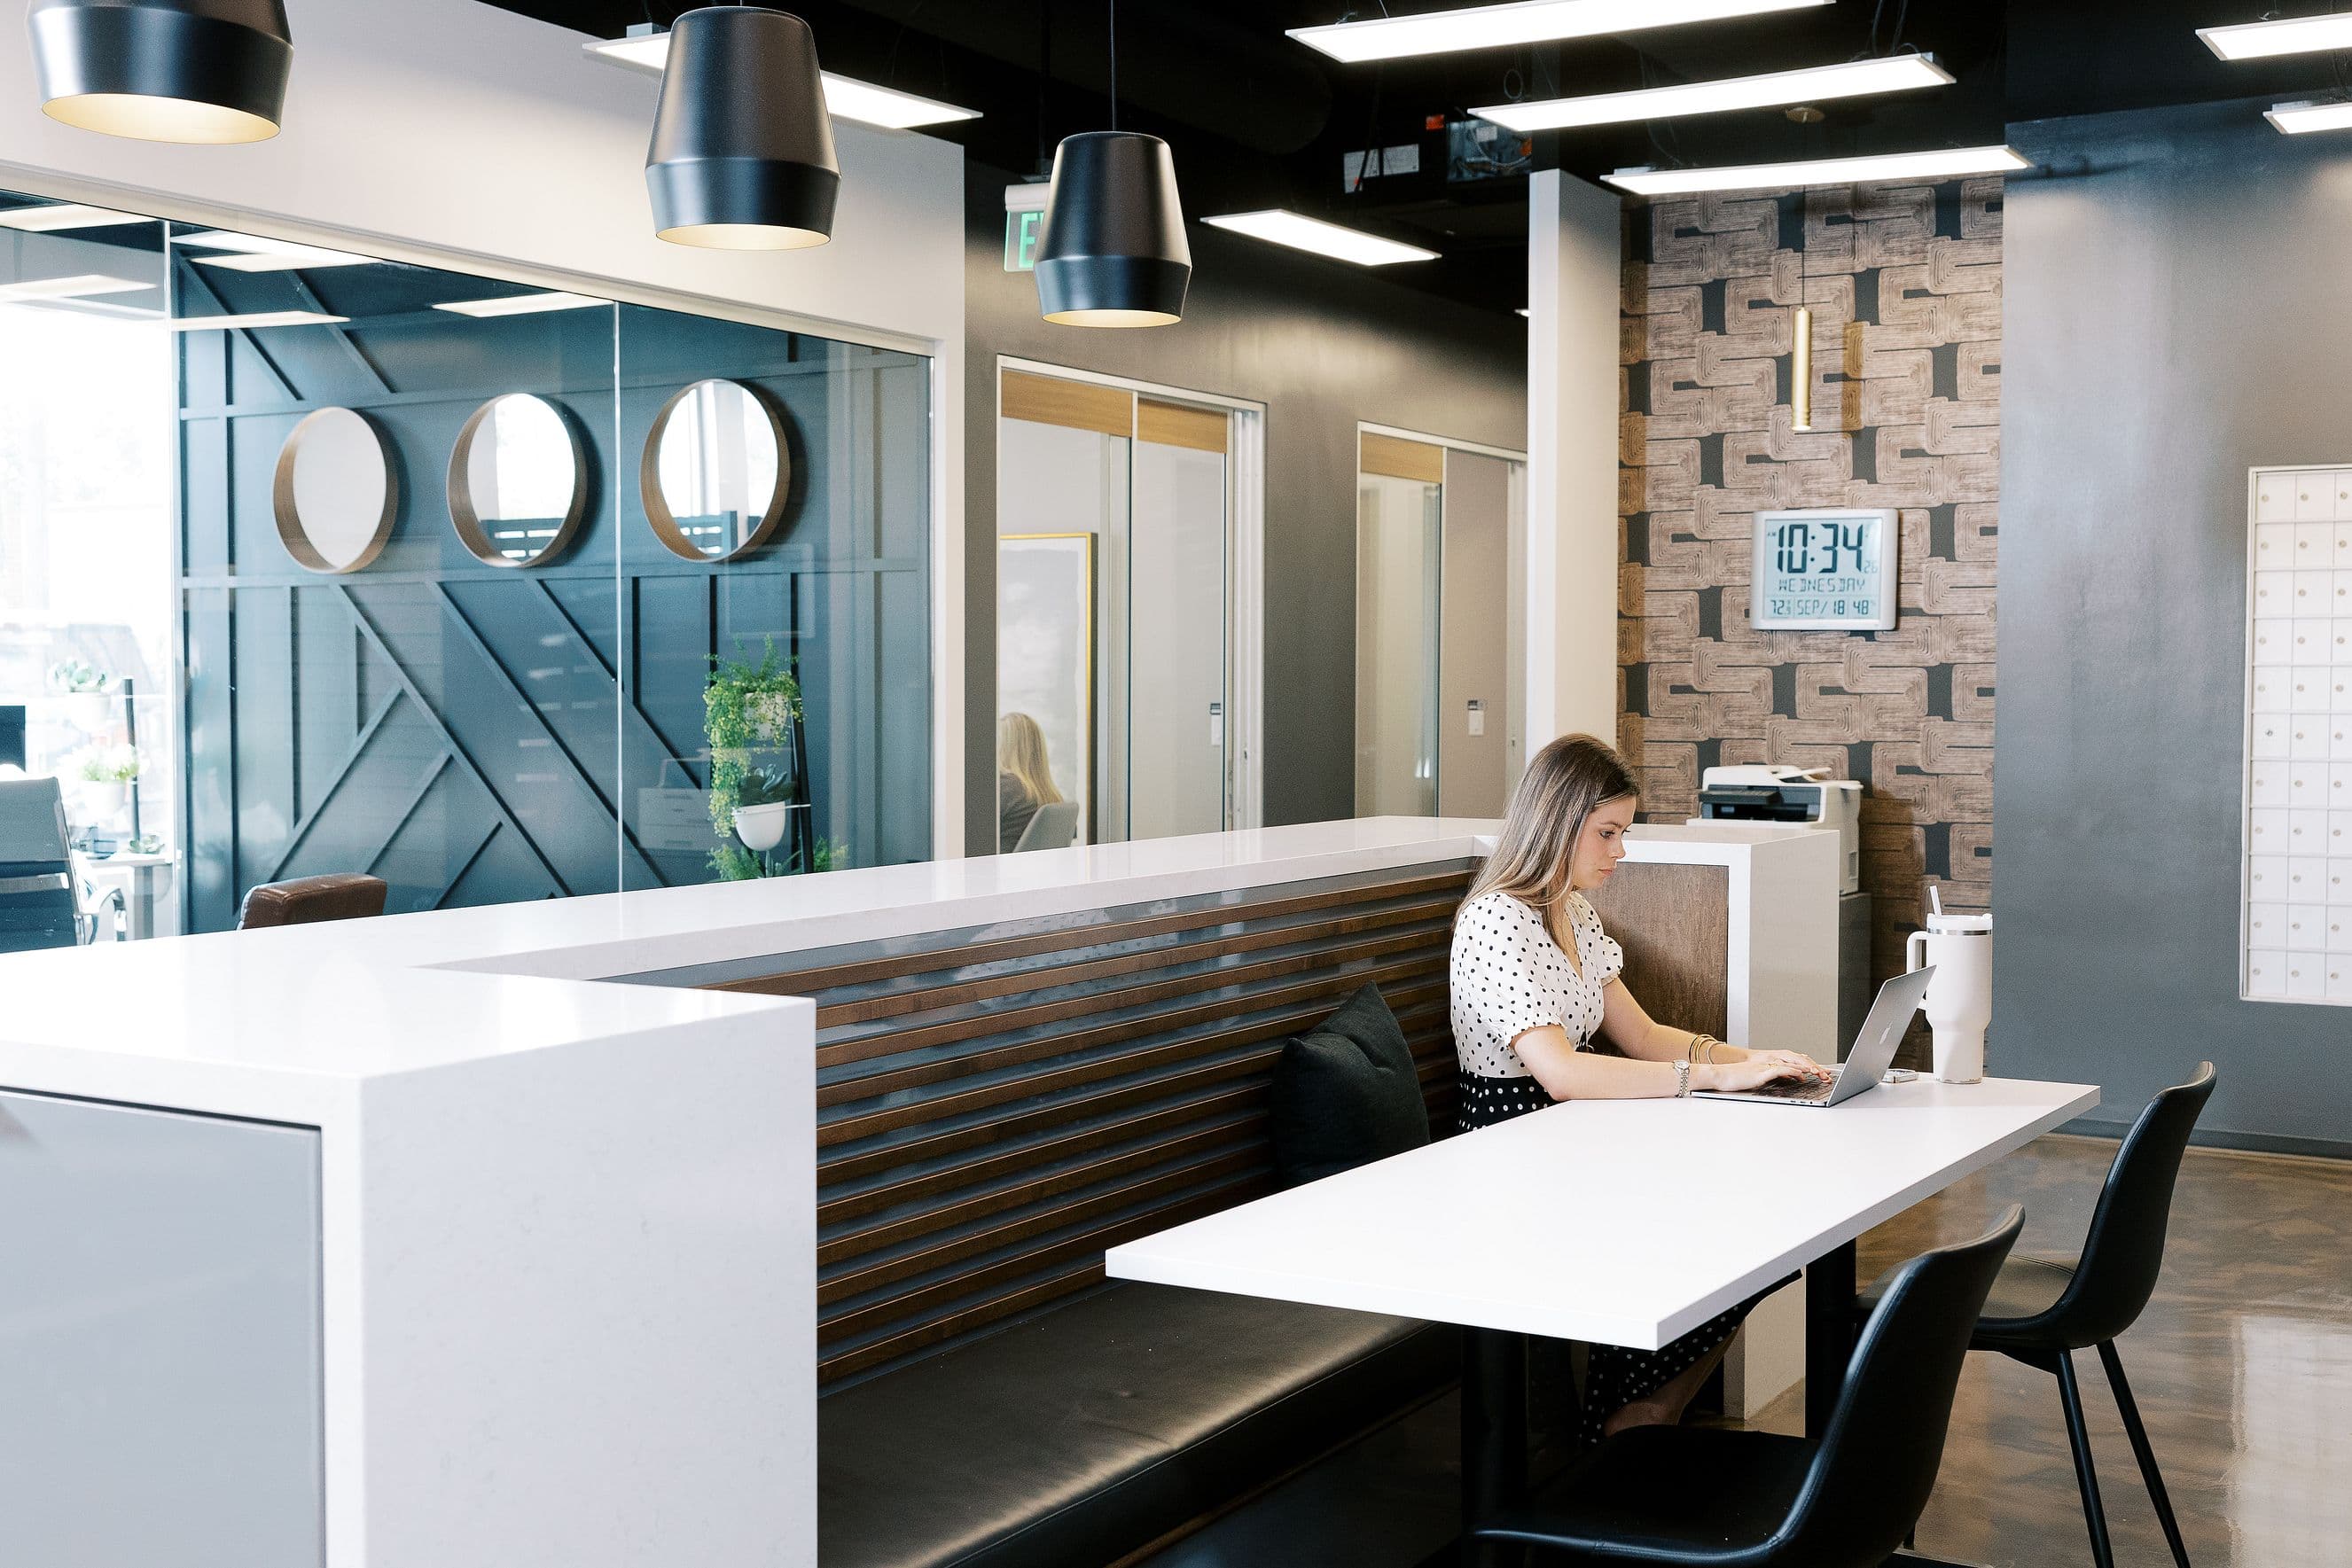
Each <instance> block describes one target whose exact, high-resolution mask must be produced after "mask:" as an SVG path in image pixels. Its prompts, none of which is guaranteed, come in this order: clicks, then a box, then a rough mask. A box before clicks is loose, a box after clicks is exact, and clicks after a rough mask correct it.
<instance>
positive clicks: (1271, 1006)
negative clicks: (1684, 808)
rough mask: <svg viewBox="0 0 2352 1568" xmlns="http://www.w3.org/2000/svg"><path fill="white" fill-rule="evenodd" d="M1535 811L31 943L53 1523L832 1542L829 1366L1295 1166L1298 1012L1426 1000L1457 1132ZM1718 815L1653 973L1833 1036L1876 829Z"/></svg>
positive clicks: (1442, 1116) (1307, 1015)
mask: <svg viewBox="0 0 2352 1568" xmlns="http://www.w3.org/2000/svg"><path fill="white" fill-rule="evenodd" d="M1487 831H1491V824H1488V823H1484V822H1475V821H1424V820H1408V819H1378V820H1372V821H1352V822H1337V823H1325V824H1316V825H1308V826H1301V827H1293V828H1280V829H1268V830H1263V831H1250V832H1239V833H1230V834H1219V835H1210V836H1204V837H1200V838H1192V839H1179V840H1164V841H1154V842H1148V843H1139V844H1129V845H1114V846H1103V847H1098V848H1091V849H1074V850H1066V851H1057V852H1050V853H1042V854H1030V855H1021V856H1010V857H1001V858H996V859H989V860H973V861H961V862H938V863H933V864H927V865H909V866H895V867H883V868H877V869H873V870H866V871H855V872H844V873H834V874H830V875H824V876H815V877H807V878H798V879H790V880H778V881H772V882H765V883H733V884H725V885H719V886H711V887H698V888H680V889H671V890H662V891H655V892H646V893H632V894H617V895H608V896H597V897H585V898H578V899H572V900H565V901H560V902H549V903H541V904H517V905H508V906H499V907H492V908H482V909H468V910H456V911H447V912H440V913H434V914H426V915H402V916H393V917H388V918H384V919H381V920H374V921H365V922H357V923H352V924H348V925H318V926H309V927H289V928H285V929H280V930H273V931H260V932H252V933H244V934H236V935H226V936H195V937H183V938H176V939H170V940H163V941H157V942H151V943H142V944H138V945H134V946H118V947H101V948H95V949H88V950H81V951H68V952H57V953H47V954H28V955H22V956H13V957H8V958H0V1231H5V1241H6V1245H5V1246H0V1377H5V1380H6V1382H7V1384H8V1385H9V1386H10V1388H11V1389H12V1394H11V1399H10V1404H9V1408H8V1410H7V1412H6V1413H5V1414H0V1516H5V1517H6V1518H7V1519H8V1520H9V1521H10V1522H9V1531H10V1536H11V1540H12V1542H15V1543H16V1545H17V1546H18V1547H20V1548H22V1549H23V1551H24V1552H25V1553H26V1561H119V1562H139V1563H142V1564H148V1565H152V1568H184V1565H185V1568H193V1565H194V1564H197V1563H219V1562H235V1563H238V1564H240V1565H241V1568H276V1565H277V1564H279V1563H288V1564H290V1563H320V1562H322V1561H323V1562H325V1563H331V1564H333V1565H335V1568H357V1565H360V1564H367V1565H370V1568H410V1565H416V1568H424V1565H427V1564H430V1565H431V1568H461V1565H467V1564H476V1563H479V1564H485V1565H487V1564H493V1563H495V1564H499V1568H532V1565H536V1564H541V1563H545V1564H550V1565H552V1564H557V1563H561V1564H564V1565H565V1568H596V1565H602V1564H614V1565H618V1564H621V1563H643V1562H647V1561H666V1562H701V1563H787V1564H803V1563H811V1562H813V1561H814V1508H815V1500H814V1418H815V1416H814V1413H815V1401H816V1396H817V1393H818V1390H819V1387H820V1385H830V1384H834V1383H837V1382H839V1381H841V1380H844V1379H849V1378H856V1377H862V1376H868V1375H874V1374H876V1373H877V1372H878V1371H887V1370H888V1369H889V1368H890V1367H891V1366H892V1365H894V1364H898V1363H900V1362H902V1361H904V1360H906V1359H908V1358H910V1357H914V1356H919V1355H920V1354H924V1353H925V1352H927V1351H929V1350H931V1349H934V1348H936V1347H937V1346H939V1345H940V1344H943V1343H950V1342H952V1341H954V1340H955V1339H957V1338H959V1337H961V1336H963V1335H967V1334H971V1333H979V1332H984V1331H985V1330H986V1329H987V1328H988V1327H989V1326H990V1325H991V1324H992V1323H997V1322H1002V1321H1003V1320H1004V1319H1005V1318H1007V1317H1009V1316H1012V1315H1014V1314H1017V1313H1021V1312H1031V1311H1034V1310H1036V1309H1037V1308H1038V1307H1039V1306H1040V1305H1042V1304H1045V1303H1048V1302H1050V1301H1053V1300H1055V1298H1056V1297H1057V1296H1059V1295H1063V1294H1067V1293H1070V1292H1073V1291H1083V1290H1086V1289H1088V1288H1090V1287H1091V1286H1092V1285H1093V1284H1094V1283H1095V1282H1096V1281H1099V1280H1100V1278H1101V1257H1102V1252H1103V1249H1105V1248H1106V1247H1108V1246H1109V1245H1114V1244H1116V1243H1117V1242H1118V1240H1120V1239H1126V1238H1127V1237H1129V1236H1133V1235H1139V1234H1143V1233H1145V1232H1147V1231H1149V1230H1151V1229H1157V1228H1164V1227H1165V1226H1166V1225H1168V1224H1171V1223H1173V1222H1175V1220H1176V1219H1178V1218H1182V1217H1185V1216H1189V1215H1193V1214H1199V1213H1205V1212H1210V1211H1212V1210H1213V1209H1214V1208H1217V1207H1225V1206H1228V1205H1230V1204H1232V1203H1236V1202H1240V1201H1243V1200H1244V1198H1246V1197H1252V1196H1255V1194H1256V1193H1258V1192H1261V1191H1264V1190H1265V1186H1266V1184H1267V1182H1268V1181H1269V1180H1270V1160H1269V1157H1268V1155H1267V1150H1266V1145H1265V1123H1264V1111H1263V1103H1262V1102H1263V1088H1264V1083H1265V1074H1266V1072H1267V1071H1268V1069H1269V1068H1270V1065H1271V1062H1272V1061H1273V1059H1274V1057H1275V1056H1276V1054H1278V1052H1279V1050H1280V1042H1281V1040H1282V1038H1283V1037H1284V1036H1285V1035H1286V1034H1288V1033H1290V1032H1293V1031H1295V1030H1297V1028H1298V1027H1299V1026H1300V1025H1301V1024H1302V1023H1305V1022H1307V1021H1311V1019H1313V1018H1314V1017H1317V1016H1319V1015H1320V1014H1321V1013H1322V1012H1324V1011H1327V1010H1328V1009H1329V1007H1330V1006H1331V1005H1333V1003H1334V1002H1336V1001H1337V1000H1338V999H1339V998H1343V997H1344V996H1346V995H1347V994H1348V993H1349V992H1350V991H1352V990H1353V989H1355V988H1357V987H1359V986H1361V985H1365V984H1372V985H1377V986H1379V987H1380V988H1381V990H1382V992H1383V994H1384V995H1385V996H1387V997H1388V998H1389V1000H1390V1003H1391V1007H1392V1008H1393V1009H1395V1010H1396V1011H1397V1013H1398V1016H1399V1018H1400V1020H1401V1021H1402V1023H1403V1024H1404V1025H1405V1028H1406V1030H1407V1034H1408V1038H1409V1039H1410V1040H1412V1042H1413V1044H1414V1049H1415V1051H1416V1054H1417V1058H1418V1060H1419V1061H1420V1062H1421V1063H1422V1067H1423V1083H1424V1091H1425V1097H1426V1099H1427V1102H1428V1104H1429V1108H1430V1112H1431V1114H1432V1117H1433V1122H1436V1123H1438V1124H1441V1125H1442V1124H1444V1123H1445V1122H1447V1121H1450V1110H1451V1097H1452V1071H1451V1067H1452V1047H1451V1041H1450V1034H1449V1031H1448V1030H1447V1028H1446V1024H1445V1010H1446V999H1445V988H1444V956H1445V947H1446V943H1447V939H1448V936H1449V934H1450V921H1451V915H1452V910H1453V907H1454V904H1455V903H1456V902H1458V900H1459V898H1460V896H1461V893H1462V890H1463V887H1464V886H1465V883H1466V880H1467V877H1468V875H1469V873H1470V872H1471V870H1472V868H1473V866H1474V865H1475V861H1476V859H1477V858H1478V857H1479V856H1480V855H1481V854H1482V853H1483V852H1484V849H1485V847H1486V845H1485V841H1484V840H1483V837H1482V835H1483V834H1485V833H1486V832H1487ZM1685 834H1686V831H1685V830H1644V831H1643V832H1642V833H1641V834H1638V835H1637V836H1636V837H1635V838H1634V840H1633V844H1634V852H1633V860H1634V861H1635V862H1643V863H1644V864H1648V863H1652V862H1654V864H1655V865H1657V866H1658V867H1660V868H1662V870H1663V871H1664V874H1669V875H1696V876H1697V877H1699V878H1700V881H1701V883H1704V885H1703V886H1702V885H1700V883H1692V884H1690V885H1687V886H1681V887H1676V888H1671V889H1662V892H1663V894H1664V898H1665V902H1664V904H1661V905H1659V906H1658V907H1657V908H1655V909H1649V908H1637V907H1634V906H1633V904H1628V906H1627V907H1626V908H1625V910H1624V911H1623V912H1622V918H1621V916H1620V915H1612V919H1620V920H1621V924H1622V925H1623V926H1624V929H1625V931H1626V934H1627V936H1628V937H1629V943H1628V946H1629V948H1630V949H1633V951H1634V953H1635V955H1636V957H1637V959H1638V958H1639V957H1640V956H1643V955H1644V954H1646V953H1652V952H1654V953H1655V954H1658V955H1661V956H1659V957H1657V958H1655V959H1654V960H1653V962H1654V963H1655V964H1657V965H1659V966H1661V969H1660V974H1661V980H1662V983H1663V980H1664V968H1663V966H1664V965H1665V964H1666V963H1667V962H1668V957H1669V956H1671V955H1672V954H1673V953H1674V952H1675V950H1676V945H1675V942H1674V941H1672V940H1671V938H1670V932H1671V930H1672V929H1674V928H1675V923H1676V922H1680V921H1685V920H1687V919H1688V918H1689V917H1690V911H1691V910H1692V909H1694V908H1699V909H1711V910H1716V911H1719V912H1720V921H1721V938H1722V940H1721V946H1720V948H1719V949H1716V948H1707V949H1706V951H1708V952H1714V951H1718V950H1719V951H1720V953H1721V954H1722V956H1721V958H1720V959H1713V958H1709V959H1706V961H1705V962H1704V963H1702V965H1701V968H1702V970H1704V969H1706V968H1707V967H1716V972H1717V976H1718V977H1719V978H1718V979H1717V983H1716V985H1715V988H1714V989H1715V991H1716V994H1717V996H1718V997H1719V998H1720V1001H1719V1005H1720V1007H1721V1009H1722V1011H1723V1015H1724V1018H1723V1021H1724V1023H1725V1024H1726V1025H1727V1028H1726V1029H1723V1030H1718V1032H1725V1033H1727V1034H1729V1035H1731V1036H1733V1037H1734V1038H1738V1036H1739V1035H1741V1034H1742V1033H1745V1034H1747V1035H1748V1036H1749V1037H1750V1038H1752V1039H1753V1040H1756V1042H1758V1043H1766V1044H1776V1045H1800V1046H1804V1047H1805V1048H1807V1049H1813V1048H1815V1047H1817V1046H1818V1045H1819V1044H1820V1043H1821V1037H1822V1035H1823V1034H1824V1033H1825V1025H1824V1023H1823V1021H1822V1020H1823V1019H1825V1018H1828V1017H1833V1007H1834V1003H1833V999H1832V998H1831V995H1830V992H1831V989H1832V980H1833V969H1834V964H1833V956H1832V955H1833V946H1834V944H1833V925H1832V928H1831V938H1830V940H1829V943H1828V946H1827V947H1825V948H1824V950H1823V951H1822V952H1821V953H1819V954H1811V953H1810V947H1811V943H1812V940H1813V939H1812V937H1811V936H1810V935H1808V934H1807V933H1808V932H1809V930H1810V928H1809V927H1807V926H1806V925H1804V923H1803V922H1802V921H1801V920H1792V919H1791V918H1790V916H1789V913H1788V910H1789V905H1788V904H1787V903H1786V902H1785V900H1786V898H1788V897H1790V896H1794V895H1792V894H1788V893H1787V889H1788V888H1789V887H1790V886H1792V885H1794V884H1793V883H1788V882H1787V881H1785V879H1786V878H1789V877H1796V878H1798V879H1799V880H1800V881H1801V880H1802V876H1803V873H1804V868H1805V865H1806V864H1807V863H1808V862H1806V860H1805V857H1806V856H1807V855H1808V854H1810V853H1811V852H1812V846H1819V848H1820V850H1821V852H1822V855H1823V856H1824V859H1823V864H1824V867H1826V866H1828V865H1829V863H1830V861H1829V859H1828V858H1827V857H1828V856H1829V855H1830V854H1831V850H1830V844H1829V841H1828V840H1826V839H1824V838H1822V837H1821V836H1819V835H1811V834H1803V833H1796V832H1788V831H1778V830H1739V831H1737V832H1735V833H1733V834H1732V835H1730V836H1728V837H1725V836H1723V835H1714V836H1711V837H1710V836H1685ZM1684 868H1698V869H1697V870H1696V871H1686V870H1685V869H1684ZM1621 883H1622V888H1612V896H1623V895H1628V894H1633V893H1635V892H1637V891H1638V889H1639V887H1640V885H1641V884H1640V883H1639V881H1638V880H1637V879H1632V878H1621ZM1832 887H1833V884H1832ZM1695 896H1696V897H1697V898H1698V899H1699V902H1698V904H1691V903H1690V900H1691V899H1692V898H1693V897H1695ZM1832 898H1833V891H1832ZM1709 918H1710V919H1712V918H1714V917H1713V916H1710V917H1709ZM1828 918H1831V919H1832V921H1833V916H1829V917H1828ZM1659 922H1664V925H1659V924H1657V923H1659ZM1637 928H1640V929H1639V930H1637ZM1709 929H1710V930H1712V929H1713V926H1711V925H1710V927H1709ZM1709 940H1710V941H1711V940H1713V938H1710V939H1709ZM1639 967H1640V966H1639V963H1638V962H1637V963H1636V965H1635V968H1636V971H1637V973H1638V970H1639ZM1705 980H1706V975H1705V974H1704V973H1702V974H1700V975H1698V976H1697V977H1696V978H1692V977H1685V978H1684V979H1682V980H1677V982H1676V983H1677V984H1685V983H1687V984H1692V985H1696V986H1699V987H1700V988H1701V989H1705V988H1706V987H1705V985H1704V982H1705ZM615 982H620V983H615ZM1652 1007H1653V1010H1654V1011H1655V1012H1659V1013H1660V1015H1661V1016H1668V1014H1667V1012H1666V1010H1665V1009H1662V1008H1661V1007H1660V1006H1659V1005H1658V1003H1657V1001H1656V1000H1655V999H1654V998H1653V999H1652ZM27 1214H35V1215H37V1219H34V1220H28V1219H27V1218H26V1215H27ZM23 1389H30V1390H31V1391H32V1396H31V1397H30V1398H25V1397H20V1396H18V1394H17V1393H16V1392H14V1391H16V1390H23ZM68 1542H70V1543H71V1544H70V1549H68V1545H67V1543H68Z"/></svg>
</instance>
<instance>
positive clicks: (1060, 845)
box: [1013, 800, 1078, 854]
mask: <svg viewBox="0 0 2352 1568" xmlns="http://www.w3.org/2000/svg"><path fill="white" fill-rule="evenodd" d="M1077 836H1078V807H1077V802H1076V801H1075V800H1055V801H1054V802H1052V803H1051V804H1049V805H1044V806H1040V807H1038V808H1037V814H1036V815H1035V816H1034V817H1032V818H1030V819H1029V825H1028V826H1027V827H1025V828H1024V829H1022V830H1021V841H1020V842H1018V843H1016V844H1014V845H1013V853H1015V854H1019V853H1020V852H1023V851H1024V850H1066V849H1068V848H1069V847H1070V843H1071V841H1073V840H1075V839H1076V837H1077Z"/></svg>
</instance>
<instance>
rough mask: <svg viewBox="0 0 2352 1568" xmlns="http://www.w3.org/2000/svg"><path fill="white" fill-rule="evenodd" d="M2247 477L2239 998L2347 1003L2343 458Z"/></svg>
mask: <svg viewBox="0 0 2352 1568" xmlns="http://www.w3.org/2000/svg"><path fill="white" fill-rule="evenodd" d="M2246 488H2247V507H2246V510H2247V527H2246V757H2245V768H2246V772H2245V821H2244V824H2243V832H2244V843H2245V850H2244V855H2243V870H2242V874H2243V883H2242V888H2241V890H2240V891H2241V909H2240V935H2241V938H2242V942H2241V948H2240V951H2241V956H2242V968H2241V973H2240V975H2239V981H2240V987H2239V995H2240V996H2242V997H2243V998H2246V999H2248V1000H2250V1001H2268V1002H2334V1003H2336V1004H2337V1005H2338V1006H2344V1005H2352V464H2347V465H2345V466H2343V467H2341V468H2322V467H2308V468H2256V469H2253V470H2252V471H2251V472H2250V474H2249V475H2248V478H2247V486H2246Z"/></svg>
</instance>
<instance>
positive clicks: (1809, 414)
mask: <svg viewBox="0 0 2352 1568" xmlns="http://www.w3.org/2000/svg"><path fill="white" fill-rule="evenodd" d="M1789 413H1790V419H1789V428H1790V429H1791V430H1811V429H1812V427H1813V313H1812V311H1811V309H1809V308H1806V307H1805V306H1802V305H1800V306H1798V307H1797V315H1796V325H1795V328H1794V329H1793V332H1792V334H1791V336H1790V340H1789Z"/></svg>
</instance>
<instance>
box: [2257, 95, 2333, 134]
mask: <svg viewBox="0 0 2352 1568" xmlns="http://www.w3.org/2000/svg"><path fill="white" fill-rule="evenodd" d="M2263 119H2264V120H2269V121H2270V122H2271V123H2272V124H2273V125H2275V126H2277V127H2278V128H2279V130H2281V131H2284V132H2285V133H2286V134H2287V135H2289V136H2302V135H2305V134H2306V133H2308V132H2310V131H2341V130H2343V129H2344V128H2345V127H2346V126H2347V125H2352V103H2280V104H2273V105H2272V106H2271V107H2270V108H2269V109H2266V110H2263Z"/></svg>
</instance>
